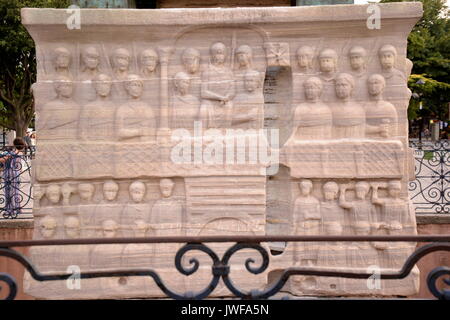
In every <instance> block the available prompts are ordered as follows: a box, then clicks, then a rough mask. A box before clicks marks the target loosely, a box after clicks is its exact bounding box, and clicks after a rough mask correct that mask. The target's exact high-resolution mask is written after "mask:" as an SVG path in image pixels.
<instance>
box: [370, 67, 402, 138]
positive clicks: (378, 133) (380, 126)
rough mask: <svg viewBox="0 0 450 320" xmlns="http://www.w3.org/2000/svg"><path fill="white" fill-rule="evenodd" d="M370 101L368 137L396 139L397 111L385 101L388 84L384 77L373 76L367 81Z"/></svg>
mask: <svg viewBox="0 0 450 320" xmlns="http://www.w3.org/2000/svg"><path fill="white" fill-rule="evenodd" d="M367 85H368V89H369V96H370V101H368V102H366V104H365V105H364V109H365V110H366V135H367V136H368V137H383V138H389V137H395V135H396V133H397V132H396V131H397V130H396V129H397V110H396V109H395V107H394V106H393V105H392V104H391V103H390V102H388V101H385V100H383V91H384V88H385V86H386V82H385V80H384V78H383V76H382V75H380V74H373V75H371V76H370V77H369V78H368V79H367Z"/></svg>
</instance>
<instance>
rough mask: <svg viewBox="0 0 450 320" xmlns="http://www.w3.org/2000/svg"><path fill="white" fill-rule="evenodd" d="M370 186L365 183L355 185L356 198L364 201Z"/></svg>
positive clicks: (359, 182) (360, 182)
mask: <svg viewBox="0 0 450 320" xmlns="http://www.w3.org/2000/svg"><path fill="white" fill-rule="evenodd" d="M369 189H370V186H369V184H368V183H367V182H365V181H358V182H357V183H356V185H355V192H356V198H357V199H360V200H364V199H365V198H366V196H367V193H368V192H369Z"/></svg>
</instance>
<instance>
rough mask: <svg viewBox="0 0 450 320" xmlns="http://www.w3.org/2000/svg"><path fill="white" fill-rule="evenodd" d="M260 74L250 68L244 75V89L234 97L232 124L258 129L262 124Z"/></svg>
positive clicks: (262, 101) (262, 110) (262, 106)
mask: <svg viewBox="0 0 450 320" xmlns="http://www.w3.org/2000/svg"><path fill="white" fill-rule="evenodd" d="M261 82H262V80H261V74H260V73H259V72H258V71H255V70H250V71H247V72H246V73H245V75H244V91H243V92H240V93H238V94H237V95H236V97H235V98H234V108H233V116H232V126H233V127H237V128H243V129H260V128H262V127H263V126H264V123H263V122H264V114H263V113H264V96H263V93H262V90H259V89H260V88H261V85H262V83H261Z"/></svg>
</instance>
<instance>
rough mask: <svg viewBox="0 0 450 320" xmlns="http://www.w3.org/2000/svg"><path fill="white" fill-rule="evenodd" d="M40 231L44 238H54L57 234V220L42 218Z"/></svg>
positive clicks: (47, 217)
mask: <svg viewBox="0 0 450 320" xmlns="http://www.w3.org/2000/svg"><path fill="white" fill-rule="evenodd" d="M39 231H40V232H41V234H42V237H44V238H46V239H48V238H52V237H53V236H54V235H55V233H56V219H55V218H53V217H49V216H45V217H44V218H42V220H41V221H40V222H39Z"/></svg>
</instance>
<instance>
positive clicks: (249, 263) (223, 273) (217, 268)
mask: <svg viewBox="0 0 450 320" xmlns="http://www.w3.org/2000/svg"><path fill="white" fill-rule="evenodd" d="M105 243H108V242H107V241H105ZM244 249H251V250H255V251H256V252H257V253H258V254H259V255H260V257H261V260H262V261H261V263H260V264H258V265H254V264H255V260H254V259H252V258H248V259H247V260H246V261H245V267H246V269H247V271H248V272H250V273H252V274H261V273H262V272H264V271H265V270H267V268H268V266H269V260H270V256H269V253H268V251H267V249H266V248H264V247H263V246H262V245H261V243H259V242H257V243H249V242H238V243H236V244H234V245H233V246H231V247H230V248H229V249H228V250H226V252H225V253H224V254H223V257H222V259H220V258H219V257H218V255H217V254H216V253H215V252H214V251H213V250H212V249H211V248H210V247H208V246H207V245H205V244H204V243H201V242H199V243H187V244H185V245H184V246H182V247H181V248H180V249H179V250H178V251H177V253H176V255H175V267H176V269H177V270H178V272H180V273H181V274H183V275H185V276H190V275H192V274H194V273H195V272H197V270H199V266H200V262H199V261H198V259H196V258H191V259H190V260H189V261H188V262H189V266H183V263H182V260H183V257H185V255H186V254H187V253H188V252H191V251H200V252H203V253H205V254H206V255H208V256H209V257H210V258H211V260H212V265H211V270H212V279H211V281H210V283H209V284H208V285H207V286H206V287H205V288H204V289H203V290H200V291H198V292H186V293H184V294H183V293H177V292H175V291H173V290H171V289H170V288H168V287H167V286H166V285H165V284H164V282H163V280H162V279H161V278H160V276H159V275H158V274H157V273H156V272H155V271H154V270H152V269H148V270H142V269H137V270H130V269H126V270H114V271H101V272H100V271H99V272H86V273H81V274H80V275H79V276H80V279H88V278H100V277H128V276H150V277H151V278H153V280H154V281H155V283H156V285H157V286H158V287H159V288H160V289H161V291H162V292H164V294H166V295H167V296H168V297H170V298H172V299H181V300H185V299H190V300H199V299H204V298H206V297H208V296H209V295H210V294H211V293H212V292H213V291H214V289H215V288H216V287H217V285H218V284H219V281H220V279H222V280H223V282H224V284H225V286H226V287H227V288H228V289H229V290H230V292H231V293H233V294H234V295H235V296H237V297H239V298H242V299H268V298H270V297H272V296H273V295H275V294H276V293H278V292H279V291H280V290H281V289H282V288H283V286H284V285H285V284H286V282H287V281H288V279H289V278H290V277H291V276H293V275H310V276H324V277H341V278H354V279H367V278H369V277H370V276H372V274H371V273H366V272H364V273H358V272H347V271H335V270H326V269H314V268H306V267H292V268H287V269H285V270H283V272H282V273H281V275H280V276H279V278H278V279H277V280H276V281H274V283H273V284H272V285H271V286H269V287H268V288H266V289H264V290H250V291H244V290H242V289H240V288H238V287H237V286H236V285H235V284H234V283H233V281H232V279H231V277H230V265H229V262H230V259H231V258H232V256H233V255H234V254H236V252H238V251H241V250H244ZM435 251H450V243H448V242H444V243H430V244H427V245H425V246H422V247H420V248H419V249H417V250H416V251H415V252H413V253H412V254H411V255H410V256H409V258H408V259H407V260H406V262H405V263H404V265H403V267H402V268H401V269H400V270H399V271H397V272H388V273H381V274H380V278H381V279H403V278H405V277H407V276H408V275H409V274H410V272H411V270H412V268H413V267H414V265H415V264H416V263H417V262H418V261H419V260H420V259H421V258H422V257H424V256H425V255H427V254H429V253H431V252H435ZM0 256H5V257H8V258H11V259H14V260H16V261H18V262H19V263H21V264H22V265H23V266H24V267H25V269H26V270H27V271H28V272H29V273H30V275H31V276H32V277H33V278H34V279H35V280H38V281H55V280H66V279H68V278H69V277H71V274H70V273H69V274H52V275H45V274H42V273H40V272H39V271H38V270H36V268H35V267H34V266H33V264H32V263H31V262H30V261H29V259H28V258H26V257H25V256H23V255H22V254H21V253H19V252H17V251H15V250H13V249H11V248H1V247H0ZM446 276H447V277H448V278H444V279H443V281H444V283H445V284H446V285H450V268H448V267H439V268H436V269H434V270H433V271H431V272H430V274H429V275H428V279H427V283H428V287H429V289H430V292H431V293H432V294H433V295H434V296H435V297H436V298H438V299H447V300H448V299H450V290H447V289H443V290H439V289H438V288H437V280H438V279H439V278H441V277H446ZM2 282H4V283H6V284H7V285H8V288H9V294H8V296H7V297H6V299H14V298H15V297H16V294H17V283H16V281H15V280H14V278H12V277H11V276H9V275H7V274H5V273H0V285H1V283H2ZM0 288H1V287H0Z"/></svg>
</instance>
